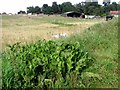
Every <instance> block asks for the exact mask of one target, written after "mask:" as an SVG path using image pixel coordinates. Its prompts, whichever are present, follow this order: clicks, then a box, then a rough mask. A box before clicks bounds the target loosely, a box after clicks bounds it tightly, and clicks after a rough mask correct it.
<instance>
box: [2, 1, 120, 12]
mask: <svg viewBox="0 0 120 90" xmlns="http://www.w3.org/2000/svg"><path fill="white" fill-rule="evenodd" d="M54 1H56V2H57V4H61V3H63V2H67V1H69V2H71V3H72V4H77V3H79V2H82V1H85V0H1V1H0V13H3V12H7V13H17V12H18V11H20V10H24V11H26V7H29V6H39V7H42V5H43V4H48V5H49V6H51V5H52V2H54ZM102 1H103V0H98V3H99V4H102ZM114 1H115V2H117V3H118V1H120V0H111V2H114Z"/></svg>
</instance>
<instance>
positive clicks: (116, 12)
mask: <svg viewBox="0 0 120 90" xmlns="http://www.w3.org/2000/svg"><path fill="white" fill-rule="evenodd" d="M110 14H116V15H120V11H110Z"/></svg>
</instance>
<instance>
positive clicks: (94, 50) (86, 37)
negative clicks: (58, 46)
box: [3, 16, 118, 88]
mask: <svg viewBox="0 0 120 90" xmlns="http://www.w3.org/2000/svg"><path fill="white" fill-rule="evenodd" d="M16 17H17V16H16ZM16 17H14V19H16ZM3 18H5V19H7V18H9V19H10V18H11V17H3ZM19 18H23V17H19ZM39 18H40V17H39ZM48 18H49V17H46V18H42V19H41V20H42V22H41V21H39V19H38V18H36V17H31V18H30V21H31V20H33V21H34V20H35V21H36V22H34V23H33V25H34V24H38V23H48V22H49V23H52V21H54V20H55V21H61V22H62V24H64V23H69V22H74V21H75V22H76V21H78V22H80V21H81V22H94V20H93V21H92V20H79V19H74V20H72V18H71V19H69V18H64V17H60V18H57V17H54V18H49V19H48ZM53 19H54V20H53ZM11 20H13V19H11ZM19 20H20V19H19ZM26 20H28V19H26ZM28 21H29V20H28ZM96 21H97V20H96ZM19 22H20V21H19ZM53 23H54V22H53ZM28 24H32V23H31V22H28ZM54 24H56V22H55V23H54ZM57 24H58V25H60V24H61V23H57ZM4 25H6V23H5V24H4ZM17 25H23V23H21V24H20V23H19V24H17ZM117 27H118V21H117V19H114V20H111V21H107V22H103V23H100V24H96V25H94V26H92V27H90V28H88V29H86V31H85V32H84V33H82V34H79V33H78V34H76V35H73V36H71V37H69V38H66V39H59V40H58V41H56V42H58V43H62V42H65V43H68V42H76V41H77V42H79V43H80V45H82V48H84V49H85V50H86V51H88V53H89V54H90V56H92V57H94V58H95V60H94V64H92V65H91V66H90V67H89V68H87V69H86V70H84V72H82V73H81V76H80V82H79V83H81V84H80V85H83V86H82V87H87V88H117V87H118V67H117V66H118V63H117V62H118V37H117V35H118V31H117V30H118V28H117ZM8 55H9V53H8ZM6 56H7V54H6ZM13 59H14V58H13ZM9 60H10V57H5V62H4V63H3V69H4V72H5V73H6V72H9V73H8V74H7V73H6V75H8V78H6V80H8V81H7V83H9V82H10V80H12V79H10V77H11V76H12V75H13V74H12V72H11V71H12V70H11V66H10V61H9ZM68 79H69V78H68ZM73 81H74V80H73ZM60 83H61V82H60ZM61 84H62V83H61Z"/></svg>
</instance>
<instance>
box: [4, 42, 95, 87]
mask: <svg viewBox="0 0 120 90" xmlns="http://www.w3.org/2000/svg"><path fill="white" fill-rule="evenodd" d="M9 47H10V50H9V51H8V52H4V54H3V88H5V89H8V88H62V87H64V88H65V87H76V88H77V87H85V86H84V84H82V80H81V73H82V72H83V71H84V70H85V69H86V68H88V67H89V66H90V65H91V63H92V61H93V58H91V57H89V55H88V52H87V51H85V50H83V49H82V48H81V45H80V44H79V43H78V42H74V43H73V42H67V43H66V42H61V43H58V42H55V41H45V40H43V41H42V40H40V41H38V42H35V43H31V44H26V45H20V44H19V43H16V44H14V45H12V46H9ZM6 66H7V67H6Z"/></svg>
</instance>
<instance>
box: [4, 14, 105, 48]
mask: <svg viewBox="0 0 120 90" xmlns="http://www.w3.org/2000/svg"><path fill="white" fill-rule="evenodd" d="M103 21H104V20H89V19H88V20H83V19H78V18H65V17H61V16H38V17H36V16H3V17H2V24H3V25H2V34H3V35H2V36H3V38H2V46H3V48H5V46H6V44H14V43H16V42H23V43H24V42H29V41H36V40H39V39H46V40H50V39H54V38H53V37H52V34H59V33H67V34H68V36H70V35H73V34H75V33H82V32H83V31H84V29H86V28H88V27H90V26H92V25H94V24H96V23H100V22H103Z"/></svg>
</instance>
